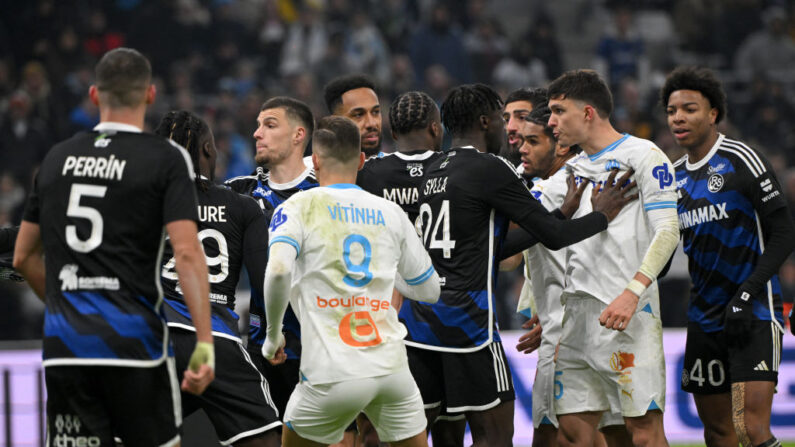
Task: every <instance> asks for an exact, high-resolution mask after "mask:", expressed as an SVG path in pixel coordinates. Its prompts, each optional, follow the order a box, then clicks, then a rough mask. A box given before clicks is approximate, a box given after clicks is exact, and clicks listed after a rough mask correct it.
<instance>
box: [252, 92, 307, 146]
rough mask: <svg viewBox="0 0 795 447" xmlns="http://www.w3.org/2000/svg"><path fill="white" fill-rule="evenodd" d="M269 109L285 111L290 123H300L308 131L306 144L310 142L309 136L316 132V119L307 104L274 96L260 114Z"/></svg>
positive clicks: (261, 109)
mask: <svg viewBox="0 0 795 447" xmlns="http://www.w3.org/2000/svg"><path fill="white" fill-rule="evenodd" d="M269 109H284V113H285V114H286V115H287V118H288V119H289V120H290V121H298V123H300V124H301V125H302V126H304V128H305V129H306V136H307V138H306V139H305V140H304V144H306V143H308V142H309V136H310V135H312V132H314V131H315V117H314V116H313V115H312V110H311V109H310V108H309V106H308V105H306V103H305V102H303V101H299V100H297V99H295V98H290V97H289V96H274V97H273V98H271V99H269V100H267V101H265V102H264V103H263V104H262V107H260V109H259V110H260V112H261V111H263V110H269Z"/></svg>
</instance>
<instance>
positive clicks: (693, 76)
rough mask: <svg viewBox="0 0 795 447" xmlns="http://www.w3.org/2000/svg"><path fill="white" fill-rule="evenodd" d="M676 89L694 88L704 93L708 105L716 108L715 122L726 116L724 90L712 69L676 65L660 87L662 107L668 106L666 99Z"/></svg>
mask: <svg viewBox="0 0 795 447" xmlns="http://www.w3.org/2000/svg"><path fill="white" fill-rule="evenodd" d="M677 90H695V91H697V92H700V93H701V94H702V95H704V97H705V98H707V100H708V101H709V105H710V106H711V107H714V108H716V109H718V116H717V117H716V118H715V124H717V123H719V122H720V121H721V120H722V119H723V118H724V117H725V116H726V92H725V91H723V86H722V85H721V83H720V81H719V80H718V78H717V77H716V76H715V73H713V72H712V70H710V69H708V68H703V67H678V68H677V69H675V70H674V71H672V72H671V73H670V74H669V75H668V77H667V78H665V84H663V86H662V89H660V102H661V103H662V106H663V108H668V99H669V98H670V97H671V93H673V92H675V91H677Z"/></svg>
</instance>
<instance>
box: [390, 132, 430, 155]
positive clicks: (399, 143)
mask: <svg viewBox="0 0 795 447" xmlns="http://www.w3.org/2000/svg"><path fill="white" fill-rule="evenodd" d="M432 147H433V142H429V141H428V138H426V137H425V136H419V135H411V134H406V135H401V136H400V139H398V140H396V141H395V150H396V151H398V152H404V153H405V152H416V151H427V150H430V149H431V148H432Z"/></svg>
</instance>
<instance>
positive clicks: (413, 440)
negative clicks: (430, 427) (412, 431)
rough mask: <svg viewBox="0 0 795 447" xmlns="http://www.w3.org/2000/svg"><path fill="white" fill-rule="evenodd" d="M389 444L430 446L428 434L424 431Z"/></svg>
mask: <svg viewBox="0 0 795 447" xmlns="http://www.w3.org/2000/svg"><path fill="white" fill-rule="evenodd" d="M389 444H390V445H391V446H392V447H428V434H427V433H426V432H425V431H423V432H422V433H417V434H416V435H414V436H412V437H410V438H408V439H404V440H402V441H395V442H390V443H389Z"/></svg>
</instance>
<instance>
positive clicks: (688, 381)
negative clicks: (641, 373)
mask: <svg viewBox="0 0 795 447" xmlns="http://www.w3.org/2000/svg"><path fill="white" fill-rule="evenodd" d="M660 97H661V100H662V104H663V106H664V107H665V112H666V115H667V116H668V127H669V128H670V129H671V132H672V133H673V135H674V138H675V139H676V141H677V142H678V143H679V145H680V146H682V147H683V148H684V149H685V150H687V155H685V156H684V157H683V158H682V159H680V160H679V161H677V162H676V164H675V168H676V185H677V188H678V192H679V202H678V205H677V207H678V212H679V227H680V228H681V232H682V243H683V246H684V250H685V253H686V254H687V256H688V267H689V270H690V276H691V279H692V281H693V288H692V289H691V292H690V305H689V308H688V320H689V322H688V326H687V345H686V348H685V360H684V370H683V371H682V375H681V378H682V379H681V380H682V389H683V390H685V391H687V392H690V393H693V398H694V400H695V402H696V409H697V410H698V415H699V417H700V418H701V420H702V422H703V423H704V438H705V440H706V443H707V445H708V446H736V445H737V444H738V442H739V443H742V445H743V446H746V447H756V446H765V447H771V446H780V445H781V444H780V443H779V442H778V441H777V440H776V438H775V437H774V436H773V434H772V433H771V432H770V412H771V406H772V404H773V394H774V393H775V389H776V383H777V381H778V366H779V363H780V361H781V339H782V334H783V332H784V329H783V327H782V325H783V324H784V322H783V315H782V303H781V285H780V283H779V280H778V276H777V272H778V271H779V268H780V267H781V264H782V263H784V261H785V260H786V259H787V256H789V254H790V253H792V250H793V247H794V246H795V236H793V235H794V234H795V228H793V224H792V219H791V217H790V214H789V211H788V210H787V204H786V201H785V199H784V196H783V194H782V192H781V187H780V185H779V183H778V180H777V179H776V176H775V174H774V173H773V170H772V169H771V167H770V163H769V162H768V161H767V159H766V158H765V157H764V156H763V155H762V154H760V153H759V152H757V151H756V150H754V149H752V148H750V147H748V146H747V145H746V144H744V143H743V142H741V141H737V140H733V139H730V138H728V137H726V136H724V135H722V134H720V133H718V129H717V125H718V123H720V121H721V119H723V118H724V117H725V116H726V94H725V93H724V91H723V88H722V87H721V84H720V81H718V79H717V78H716V77H715V75H714V74H713V73H712V72H711V71H709V70H707V69H704V68H694V67H687V68H678V69H676V70H674V71H673V72H672V73H671V74H670V75H668V78H667V79H666V81H665V84H664V85H663V87H662V90H661V94H660Z"/></svg>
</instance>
